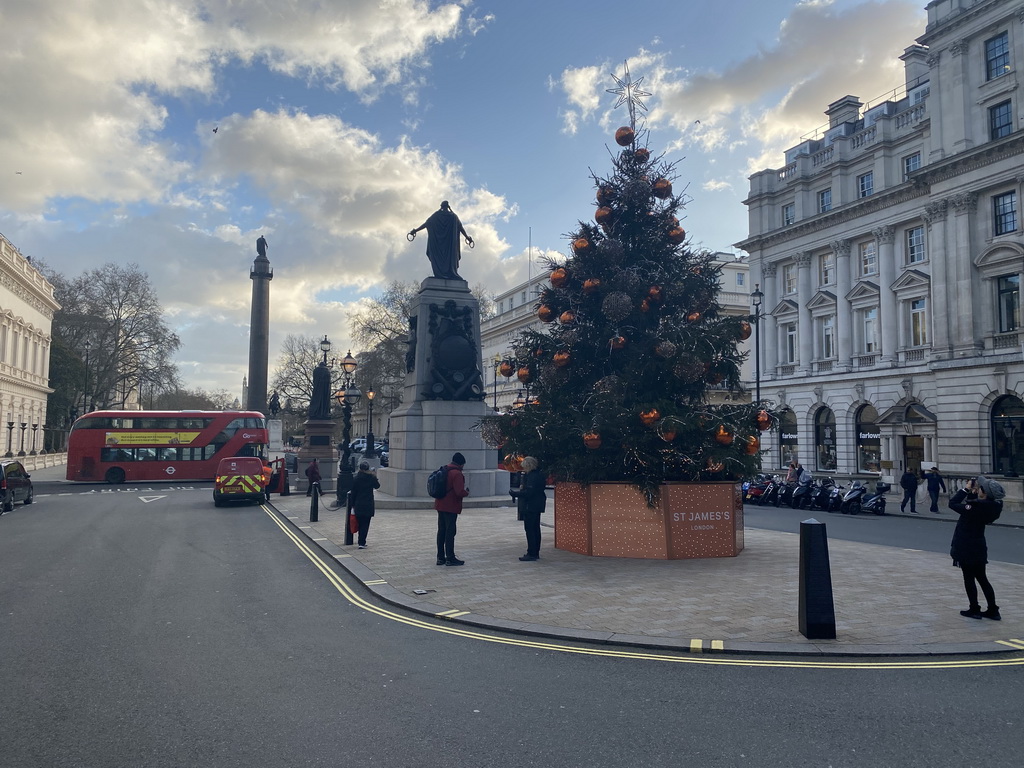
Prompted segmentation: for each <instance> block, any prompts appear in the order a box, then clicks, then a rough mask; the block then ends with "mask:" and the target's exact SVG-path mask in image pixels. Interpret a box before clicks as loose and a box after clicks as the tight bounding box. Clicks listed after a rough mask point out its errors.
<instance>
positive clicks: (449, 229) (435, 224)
mask: <svg viewBox="0 0 1024 768" xmlns="http://www.w3.org/2000/svg"><path fill="white" fill-rule="evenodd" d="M421 229H425V230H427V258H428V259H430V266H431V268H432V269H433V271H434V277H439V278H441V279H443V280H462V278H461V277H460V276H459V261H460V260H461V259H462V247H461V244H460V243H459V235H461V236H462V237H464V238H466V245H468V246H469V247H470V248H472V247H473V245H474V243H473V238H472V237H470V236H469V235H467V234H466V230H465V229H463V228H462V222H461V221H459V217H458V216H456V215H455V212H454V211H452V209H451V206H449V205H448V201H447V200H445V201H443V202H442V203H441V207H440V209H438V210H436V211H434V212H433V213H432V214H431V215H430V218H428V219H427V220H426V221H425V222H423V223H422V224H420V225H419V226H418V227H416V229H413V230H410V231H409V234H407V235H406V238H407V239H408V240H409V241H410V242H412V241H413V240H414V239H416V233H417V232H419V231H420V230H421Z"/></svg>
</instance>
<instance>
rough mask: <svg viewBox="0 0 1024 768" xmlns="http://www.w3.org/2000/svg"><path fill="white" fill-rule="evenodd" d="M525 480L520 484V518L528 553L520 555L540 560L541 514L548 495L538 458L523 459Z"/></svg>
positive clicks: (517, 501)
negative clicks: (538, 465)
mask: <svg viewBox="0 0 1024 768" xmlns="http://www.w3.org/2000/svg"><path fill="white" fill-rule="evenodd" d="M523 472H524V474H523V480H522V483H521V484H520V486H519V498H518V499H517V500H516V504H517V506H518V508H519V519H520V520H522V521H523V529H524V530H525V531H526V554H525V555H523V556H522V557H520V558H519V559H520V560H523V561H525V562H528V561H531V560H540V516H541V513H542V512H544V507H545V505H546V504H547V500H548V495H547V493H546V492H545V490H544V485H545V482H544V475H542V474H541V472H540V469H538V468H537V459H535V458H534V457H533V456H527V457H526V458H525V459H523Z"/></svg>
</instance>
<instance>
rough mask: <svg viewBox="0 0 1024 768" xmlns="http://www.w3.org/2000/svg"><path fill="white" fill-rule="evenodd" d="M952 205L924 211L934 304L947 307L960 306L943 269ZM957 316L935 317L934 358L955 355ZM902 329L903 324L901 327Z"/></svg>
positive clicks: (929, 206) (931, 206) (934, 205)
mask: <svg viewBox="0 0 1024 768" xmlns="http://www.w3.org/2000/svg"><path fill="white" fill-rule="evenodd" d="M947 208H948V204H947V202H946V201H945V200H935V201H933V202H931V203H928V204H927V205H926V206H925V208H924V214H923V215H922V217H923V218H924V221H925V225H926V227H927V236H928V239H927V247H928V260H929V262H930V263H931V264H932V265H933V266H932V270H931V283H932V285H931V295H932V303H933V304H935V303H937V302H939V301H942V302H944V303H945V305H946V306H947V307H955V306H956V293H955V288H953V287H951V284H950V282H949V280H947V278H946V272H945V269H944V267H943V266H941V265H945V264H948V263H949V258H948V257H947V255H946V228H947V227H946V212H947ZM955 316H956V313H955V312H945V313H943V314H942V316H941V317H938V316H935V315H933V316H932V332H933V333H932V354H933V356H942V357H949V356H950V354H951V353H952V346H953V345H952V342H951V338H952V334H953V328H952V323H953V322H954V318H955ZM899 326H900V328H901V329H902V327H903V323H900V324H899Z"/></svg>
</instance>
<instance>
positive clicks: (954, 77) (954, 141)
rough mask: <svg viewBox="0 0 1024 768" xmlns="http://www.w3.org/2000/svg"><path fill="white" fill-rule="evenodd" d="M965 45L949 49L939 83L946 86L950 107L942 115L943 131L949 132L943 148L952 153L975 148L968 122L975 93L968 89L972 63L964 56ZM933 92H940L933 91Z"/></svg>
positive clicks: (960, 42) (962, 42)
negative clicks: (948, 147)
mask: <svg viewBox="0 0 1024 768" xmlns="http://www.w3.org/2000/svg"><path fill="white" fill-rule="evenodd" d="M967 47H968V42H967V40H966V39H961V40H955V41H953V43H952V44H951V45H950V46H949V48H948V50H949V57H948V58H947V59H946V64H945V71H944V72H943V73H942V75H941V78H942V82H945V83H948V85H949V87H948V89H947V90H948V93H949V97H950V98H949V103H947V104H944V105H943V106H944V107H945V111H943V112H942V122H943V128H944V129H945V130H947V131H948V133H947V134H946V138H945V140H944V141H943V146H952V148H953V152H954V153H956V152H963V151H964V150H966V149H970V148H971V147H972V146H974V142H973V141H972V140H971V131H970V129H969V127H968V122H967V121H968V119H969V116H970V115H973V114H974V112H975V110H976V109H977V106H976V104H975V102H974V91H973V88H972V86H971V73H970V67H971V65H972V64H973V59H972V58H971V57H970V56H965V55H964V54H965V53H967ZM935 90H942V89H940V88H936V89H935Z"/></svg>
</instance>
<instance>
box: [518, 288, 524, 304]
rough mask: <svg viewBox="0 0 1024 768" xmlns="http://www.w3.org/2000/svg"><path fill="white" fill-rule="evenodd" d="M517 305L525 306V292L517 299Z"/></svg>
mask: <svg viewBox="0 0 1024 768" xmlns="http://www.w3.org/2000/svg"><path fill="white" fill-rule="evenodd" d="M519 303H520V304H525V303H526V291H523V293H522V295H521V296H520V297H519Z"/></svg>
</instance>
